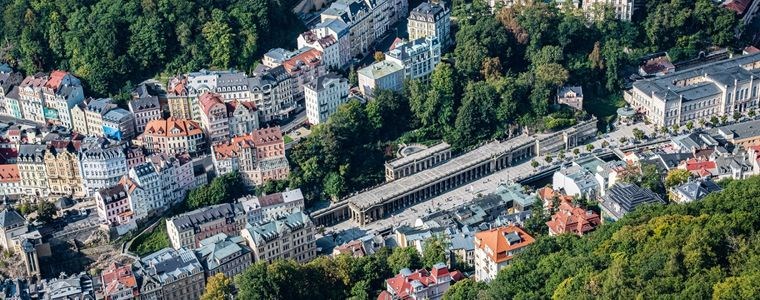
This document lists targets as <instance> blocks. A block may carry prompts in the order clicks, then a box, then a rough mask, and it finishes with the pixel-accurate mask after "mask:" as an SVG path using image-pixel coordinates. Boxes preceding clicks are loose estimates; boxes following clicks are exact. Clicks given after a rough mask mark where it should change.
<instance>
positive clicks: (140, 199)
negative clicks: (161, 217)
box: [119, 162, 171, 220]
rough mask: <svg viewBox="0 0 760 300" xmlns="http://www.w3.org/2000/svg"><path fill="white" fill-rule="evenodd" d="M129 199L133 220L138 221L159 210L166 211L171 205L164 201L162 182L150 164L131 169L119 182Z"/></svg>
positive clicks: (166, 200)
mask: <svg viewBox="0 0 760 300" xmlns="http://www.w3.org/2000/svg"><path fill="white" fill-rule="evenodd" d="M119 184H121V185H122V186H124V190H126V191H127V197H128V199H129V208H130V209H131V210H132V212H133V213H134V218H135V219H137V220H139V219H142V218H144V217H146V216H147V215H148V214H149V213H151V212H152V211H155V210H159V209H167V208H168V206H169V204H171V203H170V202H169V201H168V199H164V195H163V190H162V187H163V182H161V177H160V176H159V174H158V173H157V172H156V169H155V168H154V167H153V165H152V164H151V163H147V162H146V163H142V164H139V165H137V166H135V167H133V168H131V169H129V174H128V175H125V176H124V177H122V178H121V180H119Z"/></svg>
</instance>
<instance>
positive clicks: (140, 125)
mask: <svg viewBox="0 0 760 300" xmlns="http://www.w3.org/2000/svg"><path fill="white" fill-rule="evenodd" d="M132 96H133V99H132V100H130V101H129V111H131V112H132V114H133V115H134V117H135V131H136V132H143V131H145V125H148V122H150V121H152V120H158V119H160V118H161V103H160V102H159V101H158V97H157V96H152V95H150V94H148V91H147V87H146V86H145V85H144V84H143V85H140V86H138V87H137V90H136V91H135V92H133V94H132Z"/></svg>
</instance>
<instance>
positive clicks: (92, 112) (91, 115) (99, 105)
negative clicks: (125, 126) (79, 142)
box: [80, 98, 134, 136]
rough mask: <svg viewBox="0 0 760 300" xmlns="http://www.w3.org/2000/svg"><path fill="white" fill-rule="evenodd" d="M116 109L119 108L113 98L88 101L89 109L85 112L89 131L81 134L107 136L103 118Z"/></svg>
mask: <svg viewBox="0 0 760 300" xmlns="http://www.w3.org/2000/svg"><path fill="white" fill-rule="evenodd" d="M116 108H117V106H116V104H114V103H113V100H111V98H100V99H93V100H90V101H88V102H87V109H85V111H84V118H85V122H86V124H87V131H86V132H80V133H82V134H85V135H94V136H105V132H104V128H103V116H105V115H106V113H108V112H109V111H110V110H112V109H116ZM133 126H134V125H133ZM133 130H134V129H133Z"/></svg>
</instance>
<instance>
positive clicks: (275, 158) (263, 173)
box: [211, 127, 290, 185]
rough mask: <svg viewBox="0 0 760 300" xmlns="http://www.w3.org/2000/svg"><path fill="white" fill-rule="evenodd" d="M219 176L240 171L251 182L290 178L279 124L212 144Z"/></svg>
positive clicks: (257, 183)
mask: <svg viewBox="0 0 760 300" xmlns="http://www.w3.org/2000/svg"><path fill="white" fill-rule="evenodd" d="M211 152H212V154H211V158H212V161H213V162H214V168H215V169H216V172H217V174H218V175H224V174H227V173H230V172H233V171H238V172H239V173H240V175H241V176H242V177H243V181H244V182H245V183H246V184H248V185H262V184H264V183H265V182H266V181H268V180H280V179H285V178H287V176H288V174H289V173H290V166H289V165H288V160H287V158H286V157H285V142H284V140H283V139H282V132H281V131H280V128H279V127H271V128H262V129H257V130H254V131H253V132H251V133H249V134H246V135H241V136H236V137H233V138H232V139H230V141H229V142H227V143H219V144H216V145H213V146H212V147H211Z"/></svg>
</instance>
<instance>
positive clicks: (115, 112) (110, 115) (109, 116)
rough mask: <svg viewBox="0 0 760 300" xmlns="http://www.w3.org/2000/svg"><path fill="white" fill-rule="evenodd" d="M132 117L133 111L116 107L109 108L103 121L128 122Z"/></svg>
mask: <svg viewBox="0 0 760 300" xmlns="http://www.w3.org/2000/svg"><path fill="white" fill-rule="evenodd" d="M132 118H133V117H132V112H130V111H128V110H126V109H123V108H115V109H112V110H109V111H108V112H107V113H106V114H105V115H103V121H107V122H113V123H122V122H126V121H128V120H129V119H132Z"/></svg>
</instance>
